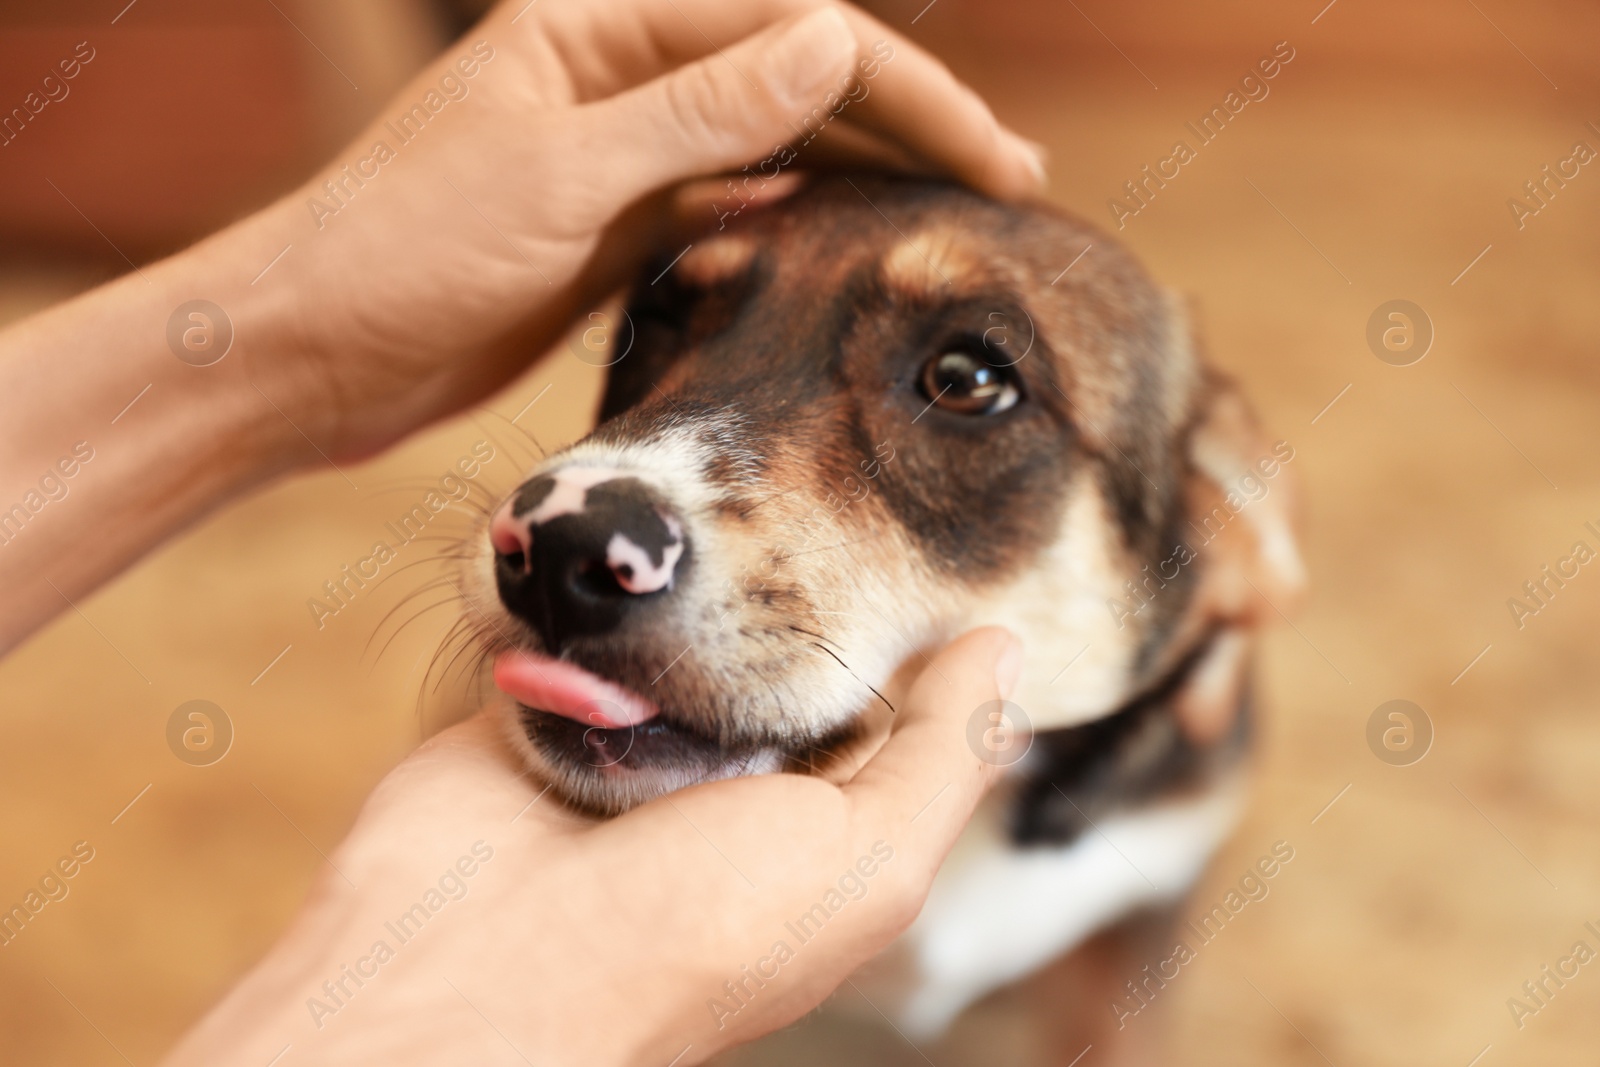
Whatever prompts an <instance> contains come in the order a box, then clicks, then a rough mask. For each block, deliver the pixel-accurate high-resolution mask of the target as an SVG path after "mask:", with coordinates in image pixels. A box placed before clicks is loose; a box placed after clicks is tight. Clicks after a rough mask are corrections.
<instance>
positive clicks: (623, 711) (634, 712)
mask: <svg viewBox="0 0 1600 1067" xmlns="http://www.w3.org/2000/svg"><path fill="white" fill-rule="evenodd" d="M494 684H495V685H497V686H499V687H500V691H501V692H503V693H505V694H506V695H507V696H510V697H512V698H514V699H516V700H518V701H520V702H521V703H523V704H526V705H527V706H528V707H530V708H536V709H537V710H539V711H548V712H551V713H552V714H555V715H561V716H563V717H565V718H568V719H575V720H576V721H578V722H581V723H586V724H588V725H590V726H600V727H604V728H606V729H608V730H614V729H617V728H619V727H624V726H635V725H637V724H639V723H641V722H644V721H645V720H646V719H651V718H654V717H655V716H656V714H657V713H658V712H659V711H660V709H659V708H657V707H656V706H655V704H653V703H651V702H650V701H648V700H646V699H645V698H644V697H642V696H640V695H639V694H637V693H631V692H629V691H628V690H626V689H623V688H622V687H621V686H619V685H613V684H612V683H611V682H608V681H606V680H605V679H604V678H600V677H598V676H596V675H593V674H590V673H589V672H588V671H586V670H584V669H583V668H582V667H579V666H576V665H574V664H571V663H566V662H563V661H562V660H558V659H551V658H550V657H548V656H540V655H536V654H534V653H530V652H502V653H501V654H500V655H499V656H498V657H496V658H495V661H494Z"/></svg>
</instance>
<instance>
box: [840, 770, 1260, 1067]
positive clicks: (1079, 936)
mask: <svg viewBox="0 0 1600 1067" xmlns="http://www.w3.org/2000/svg"><path fill="white" fill-rule="evenodd" d="M1238 806H1239V805H1238V798H1237V794H1236V793H1235V791H1233V790H1231V789H1230V790H1225V791H1217V792H1214V793H1211V794H1209V795H1206V796H1204V797H1201V798H1197V799H1194V800H1189V801H1185V802H1183V803H1170V804H1163V805H1160V806H1153V807H1150V808H1147V809H1144V810H1140V811H1133V812H1128V813H1123V814H1117V815H1112V816H1108V817H1106V818H1105V819H1103V820H1101V821H1100V822H1099V823H1098V824H1097V825H1096V826H1095V827H1094V828H1092V829H1091V830H1089V831H1088V832H1087V833H1085V834H1084V835H1083V836H1082V837H1080V838H1079V839H1078V840H1076V841H1074V842H1073V843H1072V844H1070V845H1067V846H1064V847H1060V848H1051V847H1043V848H1018V847H1016V846H1015V845H1013V844H1012V843H1011V842H1010V841H1009V840H1008V839H1007V837H1006V836H1005V830H1004V826H1003V825H1002V823H1001V819H1002V815H1003V811H1002V809H1001V806H1000V804H999V803H998V802H995V801H992V800H991V802H987V803H986V804H985V806H984V807H983V808H982V809H980V811H979V812H978V814H977V816H975V817H974V819H973V821H972V823H971V825H970V826H969V827H968V829H967V831H966V833H964V834H963V835H962V837H961V839H960V841H958V842H957V844H956V847H955V849H954V850H953V851H952V853H951V855H950V858H949V860H948V861H947V862H946V864H945V866H944V868H943V869H942V870H941V871H940V873H939V877H938V878H937V879H936V880H935V882H934V884H933V889H932V891H931V892H930V893H929V895H928V900H927V903H926V905H925V906H924V907H923V909H922V913H921V915H919V916H918V917H917V920H916V921H915V922H914V923H913V924H912V925H911V927H910V928H909V929H908V930H907V931H906V932H905V934H903V935H902V936H901V938H900V939H899V940H898V941H897V942H895V944H894V945H893V946H891V947H890V949H889V950H888V951H887V952H886V953H885V954H884V956H883V957H881V958H880V959H879V960H878V961H875V962H874V964H873V965H871V966H870V967H868V968H867V969H866V970H865V971H864V972H863V974H862V975H861V976H860V977H859V978H858V979H857V984H858V986H859V988H860V989H861V990H862V992H863V993H864V994H865V995H866V996H867V997H868V998H869V999H870V1000H871V1001H872V1002H873V1004H874V1005H876V1006H877V1007H878V1008H880V1009H882V1010H883V1011H885V1012H887V1013H888V1014H890V1015H891V1016H892V1017H894V1018H895V1020H896V1022H897V1024H898V1025H899V1026H900V1027H901V1029H903V1030H904V1031H905V1032H906V1034H907V1035H908V1036H910V1037H912V1038H914V1039H918V1040H921V1039H927V1038H932V1037H936V1036H937V1035H938V1034H940V1033H941V1032H943V1031H944V1030H945V1029H946V1028H947V1027H948V1026H949V1025H950V1023H951V1022H953V1021H954V1020H955V1018H956V1016H957V1015H959V1014H960V1013H961V1011H962V1010H963V1009H964V1008H966V1007H967V1006H968V1005H969V1004H972V1003H973V1002H975V1001H977V1000H979V999H981V998H982V997H983V996H984V995H985V994H987V993H989V992H992V991H993V990H995V989H998V988H999V987H1001V986H1003V985H1006V984H1007V983H1009V982H1012V981H1015V980H1017V979H1019V978H1022V977H1024V976H1025V975H1027V974H1029V973H1031V972H1032V971H1034V970H1036V969H1038V968H1039V967H1042V966H1043V965H1045V964H1046V963H1049V962H1050V961H1051V960H1054V959H1056V958H1057V957H1059V956H1061V955H1062V954H1064V953H1066V952H1068V951H1070V950H1071V949H1072V948H1073V947H1074V946H1076V945H1077V944H1079V943H1080V942H1082V941H1083V940H1084V939H1085V938H1087V937H1089V936H1090V935H1092V934H1093V933H1095V932H1096V931H1097V930H1099V929H1101V928H1103V927H1105V926H1107V925H1108V924H1110V923H1112V922H1114V921H1116V920H1117V919H1119V918H1121V917H1123V916H1125V915H1127V914H1129V913H1130V912H1133V911H1135V910H1137V909H1139V908H1142V907H1146V906H1149V905H1154V904H1164V903H1170V902H1173V901H1175V900H1177V899H1178V898H1180V897H1181V896H1182V895H1183V894H1184V893H1186V892H1187V891H1188V889H1189V887H1190V886H1191V885H1192V884H1193V883H1194V881H1195V879H1196V878H1198V877H1199V875H1200V872H1201V871H1202V870H1203V868H1204V867H1205V864H1206V862H1207V861H1208V860H1209V859H1210V858H1211V854H1212V852H1213V851H1215V849H1216V848H1217V846H1218V845H1219V844H1220V843H1221V842H1222V841H1223V839H1224V838H1225V837H1226V836H1227V835H1228V833H1229V832H1230V831H1231V829H1232V827H1233V824H1234V820H1235V818H1236V816H1237V812H1238Z"/></svg>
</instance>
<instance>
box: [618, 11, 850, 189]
mask: <svg viewBox="0 0 1600 1067" xmlns="http://www.w3.org/2000/svg"><path fill="white" fill-rule="evenodd" d="M856 49H857V45H856V39H855V35H854V33H853V32H852V31H851V29H850V27H849V25H848V24H847V23H846V22H845V20H844V16H842V15H840V14H839V12H838V11H837V10H836V9H835V8H832V7H825V8H821V9H819V10H817V11H813V12H811V13H810V14H808V15H803V16H800V17H798V18H795V19H791V20H789V21H788V22H784V23H780V24H778V25H776V26H774V27H772V28H770V29H768V30H764V31H763V32H761V33H758V34H755V35H753V36H751V37H748V38H746V39H745V40H743V41H741V42H739V43H738V44H736V45H733V46H732V47H730V48H727V49H719V50H718V51H717V52H716V54H714V55H710V56H707V57H705V58H704V59H701V60H699V61H697V62H695V63H691V64H689V65H688V66H684V67H680V68H678V69H677V70H675V71H673V72H672V73H670V74H666V75H663V76H662V77H660V78H657V79H655V80H654V81H651V82H646V83H645V84H644V85H641V86H638V87H637V88H635V89H631V90H629V91H628V92H625V93H621V94H619V95H617V96H614V97H611V98H610V99H608V100H606V101H604V102H602V103H598V104H595V105H593V106H592V108H591V109H589V110H590V115H589V119H590V122H591V123H592V126H591V130H590V131H589V132H590V135H591V136H593V137H594V138H595V141H594V142H593V143H597V144H599V145H603V146H604V148H603V149H602V151H604V152H606V153H607V154H610V155H611V156H612V158H611V160H610V163H611V167H610V168H609V169H610V170H611V172H612V174H613V175H615V178H616V180H617V181H619V182H620V183H621V188H620V189H617V190H616V192H617V193H618V194H620V196H621V198H622V201H621V202H627V201H631V200H633V199H635V198H637V197H639V196H643V195H644V194H646V193H649V192H652V191H654V190H656V189H659V188H661V187H662V186H665V185H670V184H672V183H675V182H678V181H682V180H683V179H685V178H692V177H698V176H700V175H704V174H712V173H716V172H718V171H724V170H729V169H732V168H734V167H736V166H738V165H740V164H743V163H748V162H749V161H750V160H752V159H758V158H760V157H761V156H763V155H765V154H767V153H769V152H771V151H772V150H773V149H774V147H775V146H776V145H777V144H778V143H780V142H786V141H788V140H790V139H791V138H792V137H793V135H794V131H793V130H792V129H791V128H790V125H789V124H790V123H792V122H794V121H796V120H798V119H799V118H801V117H802V116H804V115H807V114H808V113H809V112H810V111H811V110H812V109H813V108H815V107H817V106H818V105H820V104H821V103H822V101H823V98H824V96H825V95H826V93H827V91H828V89H829V88H831V87H834V86H837V85H838V84H839V83H840V82H841V81H842V79H843V78H844V77H845V75H846V74H847V73H848V72H849V71H850V69H851V67H852V65H853V63H854V61H855V58H856Z"/></svg>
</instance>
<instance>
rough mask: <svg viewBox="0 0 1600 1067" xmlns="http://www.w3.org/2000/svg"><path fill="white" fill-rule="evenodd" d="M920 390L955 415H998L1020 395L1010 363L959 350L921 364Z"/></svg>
mask: <svg viewBox="0 0 1600 1067" xmlns="http://www.w3.org/2000/svg"><path fill="white" fill-rule="evenodd" d="M922 393H923V395H924V396H926V397H927V398H928V400H929V401H931V402H932V403H935V404H937V405H939V406H940V407H941V408H944V409H945V410H946V411H950V412H954V413H955V414H957V415H998V414H999V413H1000V412H1002V411H1005V410H1007V409H1008V408H1011V407H1014V406H1015V405H1016V403H1017V401H1018V400H1020V399H1021V398H1022V391H1021V390H1020V389H1019V388H1018V387H1017V380H1016V372H1015V371H1013V370H1012V369H1011V368H1010V367H993V366H990V365H989V364H987V363H985V362H984V361H983V360H981V359H979V358H978V357H977V356H975V355H973V354H972V353H970V352H961V351H955V352H946V353H944V355H942V356H935V357H934V358H933V359H930V360H928V362H927V363H926V364H924V365H923V368H922Z"/></svg>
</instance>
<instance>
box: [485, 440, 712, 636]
mask: <svg viewBox="0 0 1600 1067" xmlns="http://www.w3.org/2000/svg"><path fill="white" fill-rule="evenodd" d="M489 538H490V542H491V544H492V545H493V547H494V551H495V580H496V583H497V584H498V586H499V590H500V597H501V600H502V601H504V603H505V605H506V608H507V609H508V610H509V611H511V612H512V614H514V615H516V616H518V617H519V618H521V619H522V620H523V621H525V622H526V623H528V624H529V625H530V626H531V627H533V629H534V630H535V631H536V632H537V633H538V634H539V636H540V638H541V639H542V640H543V642H544V647H545V649H546V650H547V651H548V652H549V653H550V654H551V655H560V653H561V650H562V648H563V647H565V646H566V644H567V643H568V642H570V641H571V640H573V639H574V638H577V637H588V636H598V635H605V634H611V633H613V632H616V631H618V630H619V629H621V628H623V627H624V626H625V625H626V623H627V621H628V620H629V618H630V617H631V616H633V615H636V614H637V613H638V612H639V610H640V608H641V607H642V606H643V605H645V604H646V603H652V602H656V601H659V600H660V599H661V598H663V597H668V596H670V595H671V593H672V589H673V585H674V582H675V580H676V577H677V573H678V571H679V569H680V568H681V567H683V566H686V564H687V560H686V558H685V556H686V551H687V549H688V540H687V538H686V537H685V536H684V532H683V524H682V522H681V521H680V520H679V519H678V517H677V516H676V515H675V514H674V512H673V510H672V508H671V507H670V505H669V504H668V503H667V501H666V500H665V499H663V498H662V496H661V494H659V493H658V492H656V491H655V490H654V489H653V488H651V487H650V486H649V485H647V484H646V483H645V482H644V481H642V480H640V479H639V478H638V477H637V476H635V475H633V474H630V473H629V472H627V471H623V470H617V469H615V468H606V467H564V468H562V469H560V470H557V471H553V472H551V473H549V474H544V475H541V476H539V477H537V478H533V479H531V480H530V481H529V482H528V483H527V484H526V485H524V486H523V487H522V488H521V489H520V490H518V492H517V494H516V495H515V496H514V497H512V498H511V499H510V500H508V501H507V502H506V503H505V504H504V505H502V506H501V508H500V509H499V511H497V512H496V513H495V515H494V517H493V519H492V520H491V521H490V525H489Z"/></svg>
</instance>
